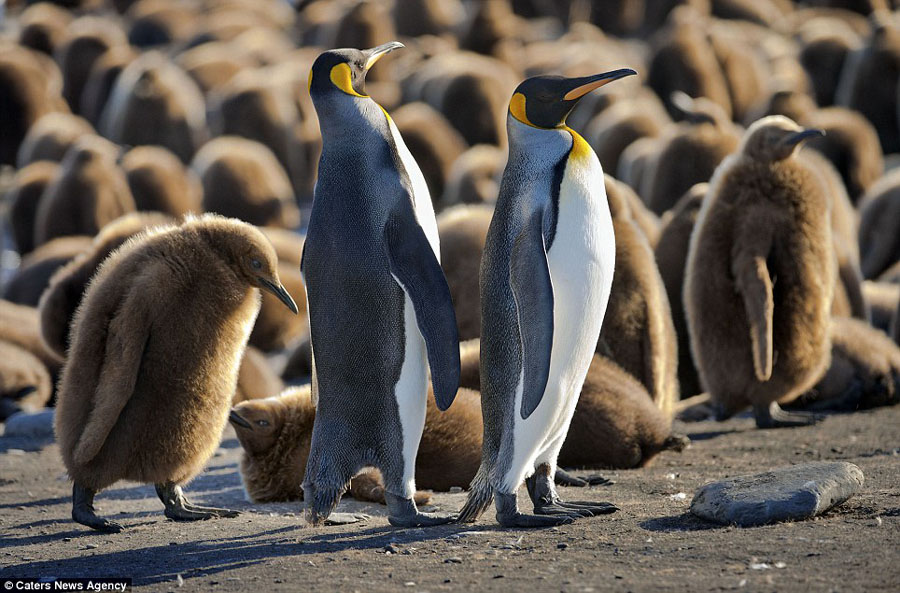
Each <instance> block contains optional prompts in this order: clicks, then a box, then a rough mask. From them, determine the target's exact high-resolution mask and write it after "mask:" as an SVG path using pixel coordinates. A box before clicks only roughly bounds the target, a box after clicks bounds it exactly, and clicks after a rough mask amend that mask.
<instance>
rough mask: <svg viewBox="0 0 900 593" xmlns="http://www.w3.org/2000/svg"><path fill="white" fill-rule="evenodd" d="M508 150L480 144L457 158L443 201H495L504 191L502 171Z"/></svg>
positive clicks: (460, 202) (449, 204) (449, 175)
mask: <svg viewBox="0 0 900 593" xmlns="http://www.w3.org/2000/svg"><path fill="white" fill-rule="evenodd" d="M505 164H506V154H505V153H504V152H503V151H502V150H500V149H499V148H497V147H496V146H492V145H490V144H479V145H478V146H473V147H472V148H470V149H469V150H467V151H466V152H464V153H462V154H461V155H460V156H459V158H457V159H456V160H455V161H453V166H452V167H450V172H449V173H448V174H447V183H446V184H445V185H444V195H443V196H442V197H441V204H442V205H443V206H444V207H445V208H447V207H450V206H452V205H454V204H493V203H494V202H496V201H497V194H498V193H499V191H500V173H501V172H502V171H503V166H504V165H505Z"/></svg>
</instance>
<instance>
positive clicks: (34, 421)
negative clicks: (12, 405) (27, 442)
mask: <svg viewBox="0 0 900 593" xmlns="http://www.w3.org/2000/svg"><path fill="white" fill-rule="evenodd" d="M53 412H54V410H52V409H46V410H41V411H40V412H18V413H16V414H13V415H12V416H10V417H9V418H7V419H6V428H5V429H4V431H3V436H5V437H21V438H27V439H34V440H47V439H53V438H54V435H53Z"/></svg>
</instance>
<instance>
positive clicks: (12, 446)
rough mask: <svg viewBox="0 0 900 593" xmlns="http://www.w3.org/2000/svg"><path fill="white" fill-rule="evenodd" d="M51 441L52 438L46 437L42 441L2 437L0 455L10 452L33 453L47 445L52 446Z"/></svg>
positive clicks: (0, 439)
mask: <svg viewBox="0 0 900 593" xmlns="http://www.w3.org/2000/svg"><path fill="white" fill-rule="evenodd" d="M53 441H54V438H53V437H47V438H43V439H37V438H29V437H2V438H0V453H9V452H10V451H12V450H19V451H26V452H28V453H33V452H35V451H40V450H41V449H43V448H45V447H47V445H52V444H53Z"/></svg>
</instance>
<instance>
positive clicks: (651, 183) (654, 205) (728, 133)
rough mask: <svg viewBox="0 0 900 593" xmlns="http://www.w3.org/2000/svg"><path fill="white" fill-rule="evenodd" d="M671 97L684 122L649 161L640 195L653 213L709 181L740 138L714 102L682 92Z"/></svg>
mask: <svg viewBox="0 0 900 593" xmlns="http://www.w3.org/2000/svg"><path fill="white" fill-rule="evenodd" d="M672 100H673V104H674V105H677V106H678V108H679V109H681V111H682V112H683V114H684V116H685V118H686V119H687V122H686V123H682V124H680V125H679V127H678V129H677V130H676V131H674V133H673V134H672V135H671V136H669V137H668V140H667V141H664V143H663V145H662V146H661V148H660V151H659V153H658V154H657V155H656V158H655V160H654V162H653V164H652V165H651V168H650V171H649V178H648V180H647V186H646V187H647V191H646V192H645V193H643V194H642V196H643V198H644V200H645V201H646V203H647V207H648V208H650V210H652V211H653V212H655V213H656V214H662V213H663V212H665V211H666V210H668V209H669V208H671V207H672V206H674V205H675V202H677V201H678V198H680V197H681V196H683V195H684V194H685V192H686V191H688V190H689V189H691V187H693V186H694V185H695V184H697V183H703V182H704V181H709V179H710V177H712V174H713V172H714V171H715V170H716V167H717V166H718V165H719V163H721V162H722V160H723V159H724V158H725V157H726V156H728V155H729V154H731V153H732V152H734V151H735V150H736V149H737V147H738V143H739V142H740V136H739V134H738V132H737V130H736V129H735V127H734V126H733V125H732V124H731V122H730V121H729V120H728V118H727V117H726V115H725V113H724V112H723V111H722V110H721V109H720V108H719V106H718V105H716V104H715V103H712V102H711V101H709V100H707V99H705V98H702V97H701V98H699V99H691V98H690V97H688V96H687V95H685V94H684V93H679V94H677V95H676V96H675V97H673V98H672Z"/></svg>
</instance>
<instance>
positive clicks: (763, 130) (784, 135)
mask: <svg viewBox="0 0 900 593" xmlns="http://www.w3.org/2000/svg"><path fill="white" fill-rule="evenodd" d="M824 135H825V132H823V131H822V130H819V129H815V128H803V127H802V126H800V125H798V124H797V123H796V122H794V120H792V119H790V118H787V117H785V116H783V115H770V116H768V117H764V118H762V119H759V120H757V121H756V122H755V123H754V124H753V125H752V126H750V128H749V129H748V130H747V133H746V134H744V139H743V141H742V143H741V153H742V154H744V155H745V156H747V157H750V158H751V159H755V160H759V161H763V162H772V161H781V160H784V159H786V158H788V157H790V156H791V155H792V154H794V151H795V150H797V147H798V146H799V145H800V143H801V142H803V141H804V140H808V139H810V138H815V137H819V136H824Z"/></svg>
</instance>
